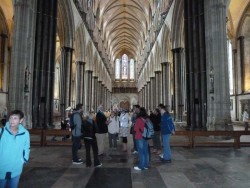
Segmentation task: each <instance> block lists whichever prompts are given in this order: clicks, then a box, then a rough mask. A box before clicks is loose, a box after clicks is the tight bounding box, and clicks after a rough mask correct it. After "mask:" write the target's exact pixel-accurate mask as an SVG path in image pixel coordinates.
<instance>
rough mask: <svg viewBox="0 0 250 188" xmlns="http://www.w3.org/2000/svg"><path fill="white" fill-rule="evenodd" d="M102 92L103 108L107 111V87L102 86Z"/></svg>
mask: <svg viewBox="0 0 250 188" xmlns="http://www.w3.org/2000/svg"><path fill="white" fill-rule="evenodd" d="M103 91H104V93H103V100H104V108H105V109H106V110H108V105H107V104H108V103H107V87H106V86H104V87H103Z"/></svg>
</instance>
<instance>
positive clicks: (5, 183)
mask: <svg viewBox="0 0 250 188" xmlns="http://www.w3.org/2000/svg"><path fill="white" fill-rule="evenodd" d="M19 179H20V175H19V176H16V177H14V178H11V179H4V180H1V179H0V188H5V187H8V188H17V187H18V183H19Z"/></svg>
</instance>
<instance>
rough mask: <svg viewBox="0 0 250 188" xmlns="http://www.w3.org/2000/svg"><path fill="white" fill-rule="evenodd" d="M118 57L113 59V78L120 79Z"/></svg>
mask: <svg viewBox="0 0 250 188" xmlns="http://www.w3.org/2000/svg"><path fill="white" fill-rule="evenodd" d="M120 69H121V68H120V59H116V60H115V79H120Z"/></svg>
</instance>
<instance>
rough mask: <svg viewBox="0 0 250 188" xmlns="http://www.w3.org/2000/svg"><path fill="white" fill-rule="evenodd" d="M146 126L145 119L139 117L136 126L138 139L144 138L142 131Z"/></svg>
mask: <svg viewBox="0 0 250 188" xmlns="http://www.w3.org/2000/svg"><path fill="white" fill-rule="evenodd" d="M144 126H145V122H144V121H143V119H142V118H141V117H140V118H137V120H136V122H135V127H134V131H135V139H136V140H139V139H142V132H143V130H144Z"/></svg>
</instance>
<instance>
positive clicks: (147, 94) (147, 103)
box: [146, 81, 150, 112]
mask: <svg viewBox="0 0 250 188" xmlns="http://www.w3.org/2000/svg"><path fill="white" fill-rule="evenodd" d="M146 88H147V91H146V98H147V100H146V106H147V108H146V110H147V112H148V110H150V82H149V81H147V87H146Z"/></svg>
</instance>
